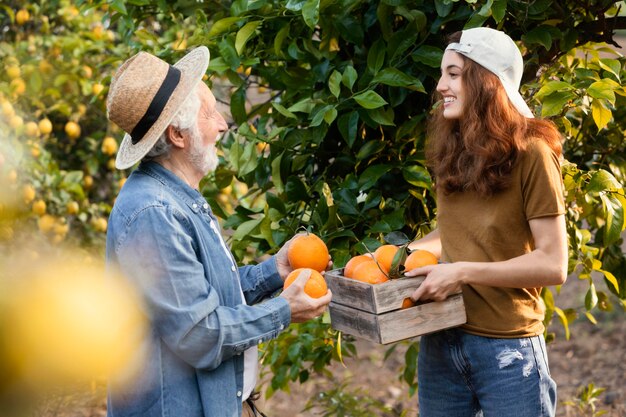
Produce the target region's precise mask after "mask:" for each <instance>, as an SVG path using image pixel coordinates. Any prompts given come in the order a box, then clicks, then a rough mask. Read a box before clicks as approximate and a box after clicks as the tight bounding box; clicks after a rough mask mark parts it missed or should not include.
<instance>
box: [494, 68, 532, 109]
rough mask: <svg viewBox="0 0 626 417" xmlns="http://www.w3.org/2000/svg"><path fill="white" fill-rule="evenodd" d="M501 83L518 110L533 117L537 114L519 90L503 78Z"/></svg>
mask: <svg viewBox="0 0 626 417" xmlns="http://www.w3.org/2000/svg"><path fill="white" fill-rule="evenodd" d="M498 78H500V77H498ZM500 83H501V84H502V86H503V87H504V91H506V95H507V96H508V97H509V100H511V103H512V104H513V106H514V107H515V108H516V109H517V111H518V112H520V114H521V115H522V116H524V117H527V118H529V119H533V118H534V117H535V116H534V115H533V112H532V111H531V110H530V107H528V104H526V101H525V100H524V97H522V95H521V94H520V92H519V90H518V89H517V88H515V87H512V86H511V85H509V84H507V83H506V82H504V80H502V78H500Z"/></svg>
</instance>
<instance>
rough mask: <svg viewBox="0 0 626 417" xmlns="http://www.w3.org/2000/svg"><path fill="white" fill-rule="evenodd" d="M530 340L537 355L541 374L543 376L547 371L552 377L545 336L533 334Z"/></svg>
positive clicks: (536, 359)
mask: <svg viewBox="0 0 626 417" xmlns="http://www.w3.org/2000/svg"><path fill="white" fill-rule="evenodd" d="M530 341H531V346H532V348H533V353H534V355H535V362H536V363H537V369H538V370H539V375H540V376H542V377H543V375H544V373H545V374H546V375H547V376H548V377H551V375H550V366H549V364H548V352H547V350H546V344H545V342H544V339H543V336H541V335H540V336H533V337H531V338H530Z"/></svg>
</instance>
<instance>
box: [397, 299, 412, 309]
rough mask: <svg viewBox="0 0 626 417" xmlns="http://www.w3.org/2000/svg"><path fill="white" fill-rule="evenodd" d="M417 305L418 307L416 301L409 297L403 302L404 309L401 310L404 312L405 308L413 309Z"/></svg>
mask: <svg viewBox="0 0 626 417" xmlns="http://www.w3.org/2000/svg"><path fill="white" fill-rule="evenodd" d="M415 305H416V303H415V301H413V300H411V297H407V298H405V299H404V300H402V307H401V308H400V309H401V310H404V309H405V308H411V307H413V306H415Z"/></svg>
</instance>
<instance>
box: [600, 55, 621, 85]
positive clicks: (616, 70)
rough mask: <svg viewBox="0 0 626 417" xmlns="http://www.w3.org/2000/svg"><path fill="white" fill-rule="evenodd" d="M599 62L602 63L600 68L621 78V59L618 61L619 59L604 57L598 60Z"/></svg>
mask: <svg viewBox="0 0 626 417" xmlns="http://www.w3.org/2000/svg"><path fill="white" fill-rule="evenodd" d="M598 63H599V64H600V68H602V69H603V70H605V71H608V72H610V73H611V74H613V75H615V78H617V80H620V79H621V78H620V73H621V71H622V64H621V63H620V61H618V60H617V59H610V58H602V59H600V60H598Z"/></svg>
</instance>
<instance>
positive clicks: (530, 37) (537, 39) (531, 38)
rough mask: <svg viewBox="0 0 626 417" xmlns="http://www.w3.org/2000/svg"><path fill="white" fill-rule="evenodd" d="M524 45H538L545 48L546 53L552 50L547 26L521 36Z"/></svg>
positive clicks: (550, 35)
mask: <svg viewBox="0 0 626 417" xmlns="http://www.w3.org/2000/svg"><path fill="white" fill-rule="evenodd" d="M522 40H523V41H524V43H525V44H527V45H531V44H539V45H541V46H543V47H544V48H546V50H547V51H549V50H550V48H552V34H551V30H550V29H549V27H548V26H538V27H536V28H534V29H531V30H530V31H528V32H527V33H526V34H525V35H522Z"/></svg>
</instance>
